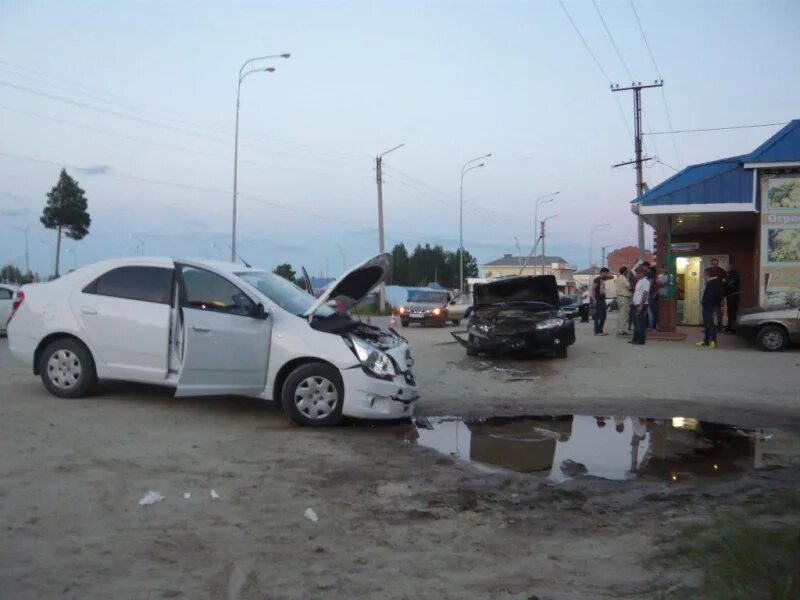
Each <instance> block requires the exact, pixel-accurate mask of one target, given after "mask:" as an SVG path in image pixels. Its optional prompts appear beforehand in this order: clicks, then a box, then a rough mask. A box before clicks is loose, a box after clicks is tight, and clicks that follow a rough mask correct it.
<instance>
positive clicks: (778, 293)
mask: <svg viewBox="0 0 800 600" xmlns="http://www.w3.org/2000/svg"><path fill="white" fill-rule="evenodd" d="M761 191H762V194H761V282H760V283H761V286H760V287H761V289H760V297H761V304H762V305H763V306H773V305H781V304H790V305H792V306H800V176H794V177H766V178H764V179H763V184H762V190H761Z"/></svg>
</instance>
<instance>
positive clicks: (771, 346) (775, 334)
mask: <svg viewBox="0 0 800 600" xmlns="http://www.w3.org/2000/svg"><path fill="white" fill-rule="evenodd" d="M756 341H757V342H758V345H759V346H761V349H762V350H764V351H765V352H781V351H783V350H786V348H788V347H789V334H788V333H786V330H785V329H784V328H783V327H779V326H777V325H766V326H764V327H762V328H761V329H759V330H758V336H756Z"/></svg>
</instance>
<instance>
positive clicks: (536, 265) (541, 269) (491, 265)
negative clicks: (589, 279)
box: [481, 254, 577, 294]
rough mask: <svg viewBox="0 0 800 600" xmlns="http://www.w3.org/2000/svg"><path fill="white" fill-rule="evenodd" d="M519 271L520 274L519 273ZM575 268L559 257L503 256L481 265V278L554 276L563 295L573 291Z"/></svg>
mask: <svg viewBox="0 0 800 600" xmlns="http://www.w3.org/2000/svg"><path fill="white" fill-rule="evenodd" d="M520 270H521V271H522V272H520ZM576 270H577V267H576V266H575V265H573V264H571V263H569V262H567V261H566V260H564V259H563V258H561V257H560V256H544V257H542V256H532V257H530V259H529V258H528V257H527V256H513V255H512V254H504V255H503V257H502V258H498V259H496V260H492V261H490V262H488V263H486V264H484V265H481V277H483V278H484V279H498V278H501V277H513V276H517V275H554V276H555V278H556V282H557V283H558V289H559V290H560V291H561V292H564V293H565V294H571V293H573V292H574V291H575V281H574V280H573V278H572V275H573V273H575V271H576Z"/></svg>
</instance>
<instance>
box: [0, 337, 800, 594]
mask: <svg viewBox="0 0 800 600" xmlns="http://www.w3.org/2000/svg"><path fill="white" fill-rule="evenodd" d="M406 333H407V335H408V338H409V339H410V340H411V342H412V344H413V346H414V355H415V358H416V369H417V375H418V378H419V381H420V385H421V387H422V393H423V401H422V404H421V405H420V407H419V408H420V412H422V413H427V414H465V413H469V412H477V413H485V414H489V413H492V412H497V411H500V412H503V411H505V412H519V413H541V412H567V413H568V412H576V411H577V412H588V413H590V414H591V413H602V412H607V409H608V408H614V409H615V411H613V412H607V414H631V413H637V412H639V413H641V411H644V410H647V411H652V412H655V413H664V414H670V415H672V414H673V412H674V411H676V410H678V409H681V412H682V413H683V411H684V409H685V410H687V411H688V410H689V409H691V413H692V414H694V415H701V416H706V415H707V414H708V415H714V414H720V415H725V416H727V417H728V420H730V419H734V420H736V419H747V420H749V421H759V420H760V421H763V422H764V424H768V422H771V423H777V424H781V423H785V422H788V421H791V420H793V419H795V420H796V419H797V418H798V416H799V415H800V407H799V406H798V402H797V396H796V394H797V387H798V386H797V382H798V378H797V374H798V367H797V363H798V362H800V353H798V352H797V351H796V350H793V351H791V352H787V353H784V354H781V355H767V354H764V353H761V352H759V351H755V350H752V349H749V348H746V347H743V346H740V345H738V344H736V345H734V342H733V341H732V342H731V343H730V348H729V347H728V342H727V339H726V341H725V342H724V343H723V347H722V349H721V350H719V351H717V352H715V353H712V352H711V351H705V352H704V351H703V350H698V349H696V348H694V347H693V346H691V347H690V346H689V345H688V344H683V345H670V344H668V343H660V344H653V345H652V346H646V347H645V348H635V349H634V348H633V347H631V346H629V345H627V344H624V342H622V341H621V340H617V339H614V338H611V337H609V338H595V337H594V336H590V335H587V332H586V331H585V326H579V341H578V344H576V346H575V347H573V348H571V353H570V357H569V358H568V359H566V360H557V359H549V358H541V359H533V360H527V361H520V360H500V361H493V360H490V359H485V358H479V359H467V358H466V357H465V355H464V352H463V349H461V348H460V346H457V345H455V344H450V343H449V342H450V339H448V338H449V333H448V330H416V329H413V330H407V331H406ZM495 367H500V368H502V369H516V370H519V371H524V373H518V372H516V371H514V372H504V371H497V370H495ZM527 377H534V378H535V379H526V378H527ZM510 379H521V380H518V381H509V380H510ZM683 414H687V415H688V414H689V413H688V412H687V413H683ZM795 423H796V422H795ZM409 431H410V425H409V424H408V423H394V424H389V425H378V424H371V423H356V424H350V425H347V426H344V427H339V428H334V429H330V430H324V431H317V430H311V429H306V428H300V427H295V426H292V425H289V424H288V423H287V422H286V420H285V419H284V418H283V416H282V414H281V413H280V411H279V410H277V409H276V408H275V407H274V406H272V405H271V404H269V403H263V402H258V401H255V400H248V399H241V398H203V399H174V398H172V396H171V394H170V392H169V390H165V389H160V388H155V387H148V386H140V385H128V384H118V383H110V384H105V385H103V386H102V387H101V388H100V390H99V391H98V393H97V394H96V395H95V396H92V397H91V398H86V399H80V400H69V401H68V400H60V399H57V398H54V397H52V396H49V395H48V394H47V393H46V392H45V391H44V389H43V387H42V386H41V384H40V382H39V381H38V379H36V378H35V377H33V376H32V375H31V374H30V373H28V372H26V370H25V369H23V368H22V367H21V366H19V365H17V364H15V363H12V362H11V361H10V357H9V353H8V348H7V344H6V341H5V340H0V524H2V528H3V530H2V542H0V597H2V598H4V599H6V598H8V599H27V598H31V599H33V598H37V599H38V598H52V597H60V598H68V599H72V598H74V599H87V598H88V599H92V598H98V599H100V598H102V599H105V598H176V597H177V598H191V599H197V598H201V599H202V598H214V599H217V598H228V599H239V598H243V599H249V598H254V599H255V598H259V599H263V598H359V597H361V598H364V597H369V598H398V599H400V598H430V597H435V598H527V597H529V596H531V595H534V594H536V595H538V596H540V597H542V598H550V599H560V598H565V599H566V598H569V599H579V600H580V599H584V598H586V599H588V598H597V597H615V598H639V597H648V596H650V595H652V593H654V591H657V590H659V589H665V588H666V587H668V586H669V585H671V584H672V583H674V581H676V580H680V581H687V580H691V578H692V577H693V576H694V575H692V574H691V573H679V572H666V573H662V572H659V571H654V570H652V566H648V565H650V563H649V562H648V561H649V560H650V559H652V558H653V557H654V556H656V555H657V553H658V548H660V547H662V545H663V543H664V539H667V538H668V537H669V535H671V534H673V532H674V531H676V530H677V528H679V527H682V526H685V525H686V524H687V523H692V522H696V521H710V520H711V519H713V518H714V515H715V514H717V511H719V510H721V509H722V508H724V507H725V506H727V505H729V504H731V503H737V502H747V501H749V500H748V498H749V497H750V496H749V494H751V493H758V494H761V496H760V497H766V496H768V495H769V494H770V493H773V492H774V493H778V492H780V491H781V490H786V489H796V488H797V486H798V483H799V482H800V477H798V474H797V473H796V471H793V470H783V471H769V472H761V473H759V474H752V475H748V476H745V477H744V478H742V479H737V480H735V481H730V482H725V483H721V484H719V485H717V486H715V487H713V488H708V487H699V488H693V487H686V488H680V489H678V488H671V487H670V486H668V485H666V484H662V483H637V484H627V485H620V484H617V483H609V482H602V481H582V480H576V481H573V482H569V483H566V484H560V485H556V484H551V483H549V482H547V480H543V479H542V478H531V477H530V476H526V475H520V474H514V473H503V474H490V473H484V472H481V471H478V470H476V469H474V468H473V467H471V466H470V465H467V464H463V463H460V462H457V461H454V460H453V459H451V458H449V457H446V456H442V455H439V454H436V453H434V452H433V451H431V450H427V449H425V448H421V447H418V446H416V445H414V444H413V443H409V441H408V437H409V436H408V434H409ZM212 489H213V490H215V491H216V492H217V493H218V495H219V497H218V498H212V497H211V490H212ZM148 490H155V491H158V492H160V493H161V494H163V495H164V496H165V499H164V500H163V501H162V502H159V503H157V504H154V505H151V506H140V505H139V504H138V500H139V499H140V498H142V497H143V496H144V495H145V494H146V493H147V492H148ZM186 493H188V494H191V495H190V497H188V498H186V497H184V494H186ZM653 499H657V500H658V501H657V502H656V501H653ZM306 508H313V509H314V510H315V511H316V513H317V515H318V516H319V521H318V522H316V523H314V522H311V521H309V520H307V519H306V518H304V516H303V515H304V511H305V510H306ZM693 520H694V521H693ZM665 536H666V537H665Z"/></svg>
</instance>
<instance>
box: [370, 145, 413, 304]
mask: <svg viewBox="0 0 800 600" xmlns="http://www.w3.org/2000/svg"><path fill="white" fill-rule="evenodd" d="M405 145H406V143H405V142H403V143H402V144H398V145H397V146H395V147H394V148H389V149H388V150H387V151H386V152H381V153H380V154H378V156H376V157H375V181H376V182H377V184H378V252H380V253H381V254H383V252H384V246H383V157H384V156H386V155H387V154H389V152H394V151H395V150H399V149H400V148H402V147H403V146H405ZM379 296H380V308H381V313H383V312H384V311H385V310H386V284H385V283H384V282H382V281H381V287H380V293H379Z"/></svg>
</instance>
